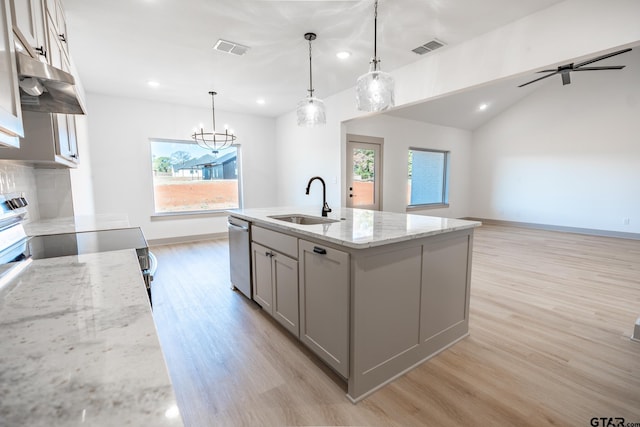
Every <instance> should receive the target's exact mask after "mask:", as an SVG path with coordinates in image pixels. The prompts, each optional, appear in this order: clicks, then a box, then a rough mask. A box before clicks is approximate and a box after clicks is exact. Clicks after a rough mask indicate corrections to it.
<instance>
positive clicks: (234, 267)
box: [227, 216, 252, 299]
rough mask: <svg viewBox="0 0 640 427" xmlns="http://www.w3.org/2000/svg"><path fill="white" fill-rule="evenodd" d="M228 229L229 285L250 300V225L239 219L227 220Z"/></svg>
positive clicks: (231, 218) (229, 218)
mask: <svg viewBox="0 0 640 427" xmlns="http://www.w3.org/2000/svg"><path fill="white" fill-rule="evenodd" d="M227 228H228V229H229V272H230V276H231V284H232V285H233V287H234V288H236V289H237V290H239V291H240V292H242V293H243V294H244V295H245V296H246V297H247V298H249V299H251V292H252V289H251V250H250V247H249V246H250V244H251V223H250V222H248V221H245V220H242V219H240V218H236V217H233V216H230V217H228V218H227Z"/></svg>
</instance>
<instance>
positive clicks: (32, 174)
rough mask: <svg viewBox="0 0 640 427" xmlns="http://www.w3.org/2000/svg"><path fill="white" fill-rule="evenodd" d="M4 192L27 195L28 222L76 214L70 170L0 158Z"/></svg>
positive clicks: (1, 188)
mask: <svg viewBox="0 0 640 427" xmlns="http://www.w3.org/2000/svg"><path fill="white" fill-rule="evenodd" d="M0 194H4V195H6V196H8V197H16V196H24V197H26V198H27V200H28V201H29V205H28V206H27V211H28V212H29V215H28V217H27V222H31V221H38V220H41V219H49V218H60V217H69V216H73V197H72V193H71V176H70V175H69V170H68V169H37V168H34V167H33V166H29V165H24V164H21V163H18V162H14V161H11V160H0Z"/></svg>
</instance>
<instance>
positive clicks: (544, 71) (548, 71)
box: [536, 68, 558, 73]
mask: <svg viewBox="0 0 640 427" xmlns="http://www.w3.org/2000/svg"><path fill="white" fill-rule="evenodd" d="M557 71H558V69H557V68H556V69H553V70H542V71H536V72H537V73H555V72H557Z"/></svg>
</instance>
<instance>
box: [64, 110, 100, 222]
mask: <svg viewBox="0 0 640 427" xmlns="http://www.w3.org/2000/svg"><path fill="white" fill-rule="evenodd" d="M90 120H91V117H90V116H76V134H77V141H78V154H79V157H80V164H79V165H78V167H77V168H75V169H71V170H70V171H69V181H70V185H71V194H72V200H73V214H74V215H93V214H94V213H95V204H94V198H93V186H92V182H93V173H92V170H91V144H90V141H89V128H88V124H89V121H90Z"/></svg>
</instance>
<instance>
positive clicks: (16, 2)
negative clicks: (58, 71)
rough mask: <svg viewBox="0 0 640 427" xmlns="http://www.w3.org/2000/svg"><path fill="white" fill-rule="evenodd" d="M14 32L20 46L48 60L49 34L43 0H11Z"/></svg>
mask: <svg viewBox="0 0 640 427" xmlns="http://www.w3.org/2000/svg"><path fill="white" fill-rule="evenodd" d="M10 3H11V18H12V21H13V32H14V33H15V36H16V39H17V42H18V43H19V46H22V47H24V50H26V51H27V53H28V54H29V55H30V56H32V57H33V58H38V59H39V60H41V61H43V62H47V61H48V58H47V34H46V31H45V11H44V4H43V3H42V0H10Z"/></svg>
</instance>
